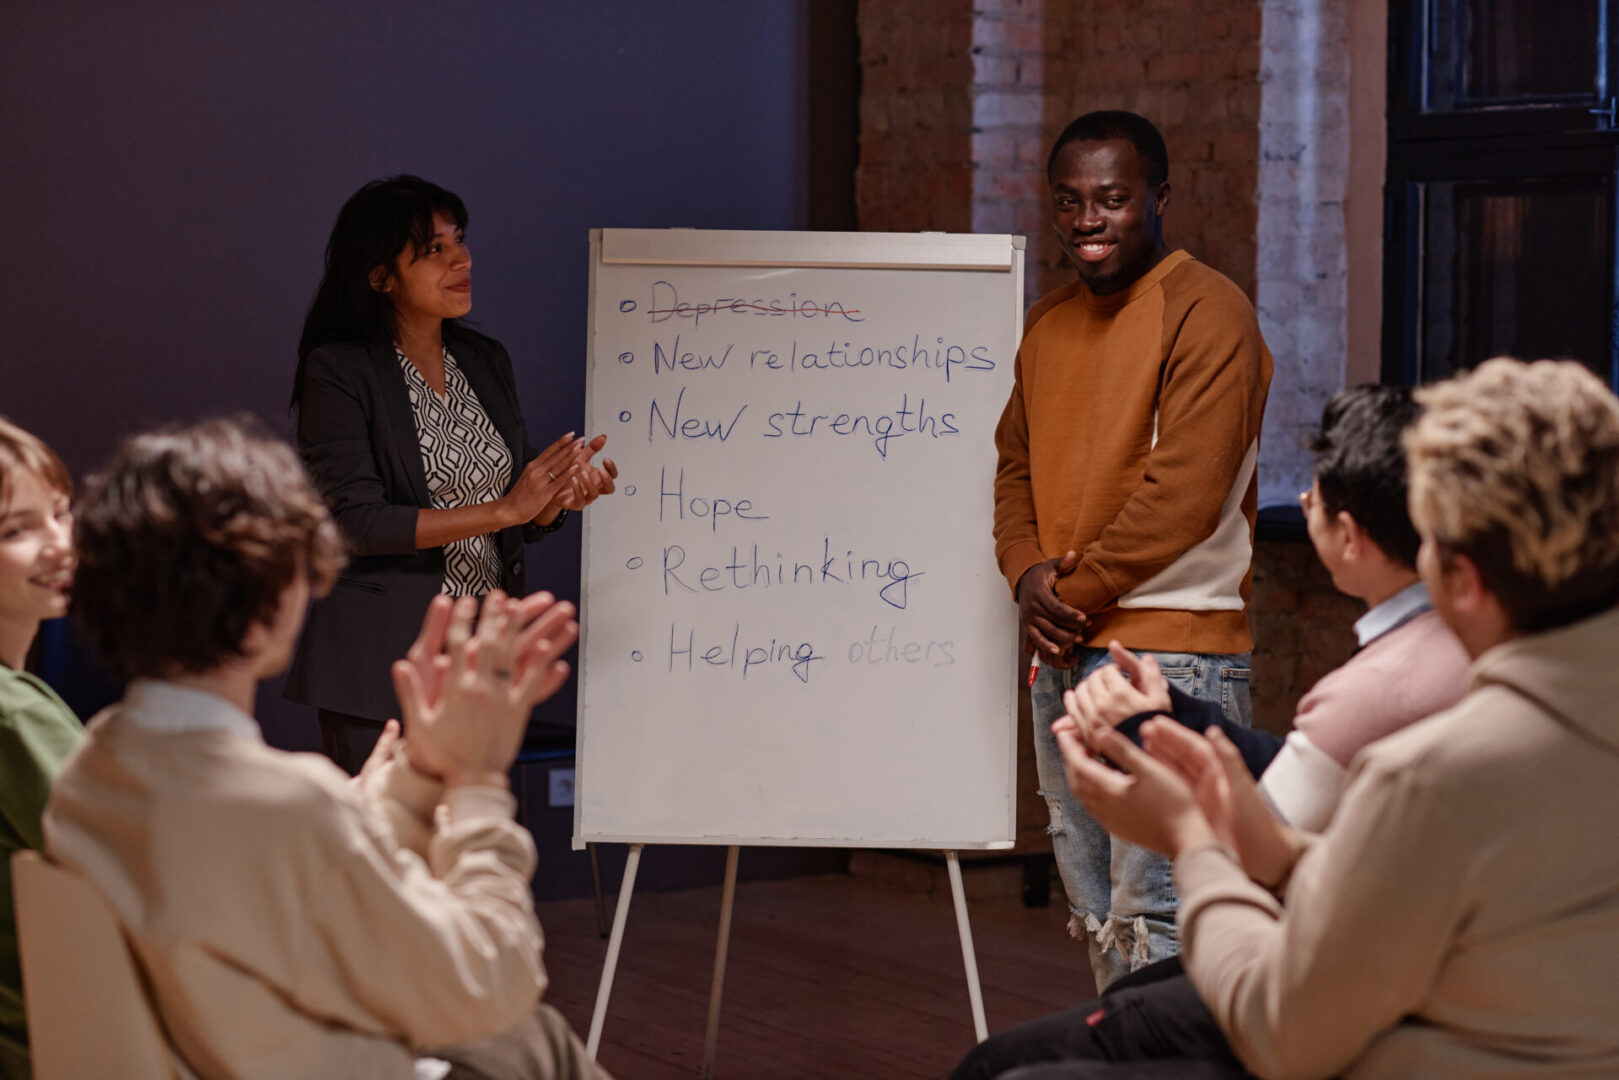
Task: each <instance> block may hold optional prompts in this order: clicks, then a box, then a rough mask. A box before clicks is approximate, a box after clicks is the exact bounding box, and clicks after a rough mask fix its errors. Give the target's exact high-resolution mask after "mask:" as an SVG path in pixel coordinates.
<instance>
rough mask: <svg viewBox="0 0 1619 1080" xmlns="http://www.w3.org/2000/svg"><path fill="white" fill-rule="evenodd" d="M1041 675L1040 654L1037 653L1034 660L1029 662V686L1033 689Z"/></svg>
mask: <svg viewBox="0 0 1619 1080" xmlns="http://www.w3.org/2000/svg"><path fill="white" fill-rule="evenodd" d="M1039 674H1040V654H1039V653H1035V654H1034V659H1032V660H1030V661H1029V685H1030V686H1031V687H1032V686H1033V685H1034V679H1035V676H1036V675H1039Z"/></svg>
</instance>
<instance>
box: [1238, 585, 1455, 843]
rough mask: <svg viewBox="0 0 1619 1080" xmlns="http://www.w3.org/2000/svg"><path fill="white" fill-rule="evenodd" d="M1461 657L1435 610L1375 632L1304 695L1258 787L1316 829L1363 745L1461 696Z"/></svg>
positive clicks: (1291, 818)
mask: <svg viewBox="0 0 1619 1080" xmlns="http://www.w3.org/2000/svg"><path fill="white" fill-rule="evenodd" d="M1467 665H1468V658H1467V653H1466V651H1465V650H1463V648H1462V645H1461V642H1459V641H1457V640H1456V636H1455V635H1454V634H1452V633H1451V632H1450V628H1449V627H1447V626H1446V625H1445V623H1444V621H1443V620H1442V619H1441V618H1440V617H1439V613H1438V612H1435V611H1425V612H1423V613H1422V614H1420V615H1417V616H1415V617H1413V618H1411V619H1410V620H1408V621H1407V622H1405V623H1403V624H1401V625H1400V626H1397V627H1395V628H1394V629H1393V630H1390V631H1389V632H1388V633H1386V634H1383V635H1382V636H1380V637H1378V638H1376V639H1375V640H1373V641H1371V642H1370V643H1369V644H1367V645H1366V647H1365V648H1363V649H1361V650H1360V651H1359V652H1357V653H1356V654H1355V655H1354V656H1352V657H1350V659H1349V662H1348V663H1346V664H1344V665H1343V666H1342V667H1340V668H1338V669H1337V670H1336V671H1333V672H1330V673H1328V674H1327V675H1325V676H1323V677H1322V678H1321V681H1320V682H1318V683H1316V684H1315V685H1314V686H1313V687H1311V688H1310V691H1309V693H1307V694H1305V695H1304V698H1303V699H1302V700H1301V701H1300V702H1299V710H1298V715H1297V716H1296V717H1295V718H1294V720H1293V733H1292V734H1291V735H1289V736H1288V738H1287V744H1286V745H1285V746H1284V747H1283V748H1282V751H1281V753H1279V754H1278V755H1277V756H1276V759H1275V760H1274V761H1272V762H1271V764H1270V766H1269V767H1268V768H1267V769H1266V770H1265V775H1264V777H1263V778H1262V780H1261V781H1260V786H1261V788H1262V789H1263V790H1264V792H1265V794H1266V796H1267V797H1269V798H1270V800H1271V802H1272V804H1273V805H1274V806H1275V807H1276V809H1277V811H1278V812H1279V813H1280V814H1281V815H1282V817H1283V818H1285V819H1286V820H1287V821H1288V822H1289V823H1290V824H1292V825H1293V826H1295V827H1296V828H1301V829H1307V830H1310V831H1312V832H1313V831H1319V830H1321V829H1322V828H1324V827H1325V826H1326V823H1327V821H1328V820H1329V819H1330V818H1331V817H1332V810H1333V808H1334V807H1335V806H1336V805H1337V802H1338V796H1339V793H1340V792H1341V791H1342V789H1343V784H1344V780H1345V778H1346V777H1347V775H1348V771H1347V770H1348V767H1349V763H1350V761H1351V760H1353V759H1354V757H1355V755H1356V754H1357V753H1359V752H1360V750H1361V748H1362V747H1364V746H1366V745H1367V744H1369V743H1373V742H1376V741H1377V740H1378V739H1381V738H1383V737H1384V736H1386V735H1390V734H1392V733H1394V732H1396V731H1398V730H1400V729H1401V728H1403V727H1406V726H1407V725H1410V724H1413V723H1415V722H1416V721H1418V720H1421V719H1423V718H1424V717H1428V716H1432V715H1433V714H1434V713H1437V712H1441V711H1443V710H1444V709H1448V708H1449V707H1450V706H1452V705H1454V704H1456V702H1458V701H1460V700H1461V697H1462V691H1463V690H1464V689H1465V685H1466V677H1467Z"/></svg>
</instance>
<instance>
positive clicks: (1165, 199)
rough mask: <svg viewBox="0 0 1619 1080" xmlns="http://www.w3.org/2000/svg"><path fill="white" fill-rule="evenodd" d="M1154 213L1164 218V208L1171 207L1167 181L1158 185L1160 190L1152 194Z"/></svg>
mask: <svg viewBox="0 0 1619 1080" xmlns="http://www.w3.org/2000/svg"><path fill="white" fill-rule="evenodd" d="M1152 205H1153V213H1155V214H1158V215H1160V216H1162V214H1163V212H1164V208H1165V207H1166V206H1168V205H1169V181H1168V180H1165V181H1164V182H1163V183H1162V184H1159V185H1158V190H1156V191H1154V192H1153V193H1152Z"/></svg>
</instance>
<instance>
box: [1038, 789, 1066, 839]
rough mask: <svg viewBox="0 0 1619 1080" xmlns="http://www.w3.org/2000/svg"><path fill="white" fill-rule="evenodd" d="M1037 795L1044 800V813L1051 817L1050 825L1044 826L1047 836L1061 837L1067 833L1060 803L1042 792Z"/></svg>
mask: <svg viewBox="0 0 1619 1080" xmlns="http://www.w3.org/2000/svg"><path fill="white" fill-rule="evenodd" d="M1037 794H1038V795H1039V796H1040V797H1041V798H1043V799H1045V800H1046V813H1048V814H1049V815H1051V823H1050V824H1049V825H1047V826H1046V835H1047V836H1061V835H1063V834H1064V833H1066V832H1067V831H1068V819H1067V818H1065V817H1063V813H1062V802H1061V801H1059V800H1058V799H1057V798H1056V797H1055V796H1051V795H1047V794H1046V793H1045V792H1044V791H1040V792H1037Z"/></svg>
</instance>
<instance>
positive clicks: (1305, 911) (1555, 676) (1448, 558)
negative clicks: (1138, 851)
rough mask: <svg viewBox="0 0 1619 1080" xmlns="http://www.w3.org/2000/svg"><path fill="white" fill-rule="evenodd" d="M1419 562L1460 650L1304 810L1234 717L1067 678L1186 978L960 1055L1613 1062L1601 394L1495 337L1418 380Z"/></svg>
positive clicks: (1615, 581) (1497, 1065)
mask: <svg viewBox="0 0 1619 1080" xmlns="http://www.w3.org/2000/svg"><path fill="white" fill-rule="evenodd" d="M1418 399H1419V400H1420V401H1421V402H1422V403H1423V404H1424V406H1425V412H1424V414H1423V416H1422V417H1421V418H1420V419H1419V420H1418V421H1417V422H1416V424H1415V425H1414V427H1413V428H1412V430H1411V432H1410V433H1409V434H1408V436H1407V437H1406V440H1405V445H1406V448H1407V452H1408V455H1409V469H1410V487H1411V491H1410V506H1411V513H1412V518H1413V520H1414V521H1415V523H1416V525H1417V528H1418V531H1419V533H1420V534H1421V537H1422V545H1421V550H1420V553H1419V555H1418V559H1417V565H1418V567H1419V570H1420V572H1421V575H1422V578H1423V580H1424V582H1425V583H1426V584H1427V585H1428V588H1429V591H1430V594H1431V595H1432V598H1433V603H1434V608H1435V610H1437V611H1438V612H1439V613H1440V615H1441V616H1442V617H1443V618H1444V620H1445V622H1446V623H1447V624H1448V625H1449V626H1450V627H1451V628H1452V630H1454V631H1455V633H1456V635H1457V637H1458V639H1459V640H1460V641H1461V643H1462V645H1463V647H1464V648H1465V650H1466V652H1467V654H1468V656H1469V657H1470V658H1472V664H1471V667H1470V669H1469V673H1468V692H1467V694H1466V696H1465V697H1464V698H1463V699H1462V700H1461V701H1460V702H1459V703H1458V704H1457V705H1456V706H1454V707H1452V708H1450V709H1448V710H1445V711H1443V712H1441V713H1439V714H1437V715H1435V716H1432V717H1428V718H1426V719H1423V720H1421V721H1418V722H1416V723H1414V724H1412V725H1410V726H1409V727H1407V728H1405V729H1404V730H1402V731H1399V732H1396V733H1394V734H1392V735H1389V736H1387V737H1386V738H1383V739H1381V740H1378V741H1376V742H1374V743H1372V744H1370V745H1368V746H1367V747H1365V748H1364V749H1363V750H1362V751H1361V752H1360V753H1359V754H1358V755H1357V756H1356V757H1355V759H1354V761H1353V762H1352V763H1351V766H1350V769H1349V775H1348V778H1347V781H1346V783H1345V786H1344V790H1343V793H1342V796H1341V798H1340V799H1339V803H1338V807H1337V809H1336V811H1335V812H1334V813H1333V814H1332V816H1331V819H1330V821H1329V822H1328V825H1327V828H1326V830H1325V832H1324V833H1322V834H1320V835H1316V834H1312V833H1309V832H1305V831H1303V830H1299V829H1295V828H1291V827H1289V826H1286V825H1283V824H1281V823H1280V822H1279V821H1277V819H1276V818H1275V816H1274V815H1273V814H1272V813H1271V812H1270V810H1269V808H1268V807H1267V805H1266V803H1265V801H1264V799H1263V797H1262V796H1261V794H1260V792H1259V789H1258V788H1257V787H1256V786H1255V784H1254V781H1253V779H1252V776H1251V773H1250V770H1249V768H1248V766H1247V765H1246V763H1245V762H1244V761H1243V758H1242V756H1241V754H1240V753H1239V751H1238V749H1237V747H1236V746H1235V745H1234V744H1233V742H1232V741H1231V740H1230V739H1229V738H1227V737H1226V736H1225V735H1224V734H1223V733H1222V732H1221V730H1220V729H1219V728H1218V727H1215V728H1212V729H1211V730H1209V731H1208V733H1207V734H1206V735H1204V734H1198V733H1195V732H1193V731H1192V730H1190V729H1188V728H1187V727H1185V726H1183V725H1181V724H1178V723H1176V722H1174V721H1173V720H1171V719H1168V718H1165V717H1158V718H1154V719H1150V720H1148V721H1146V722H1145V723H1143V724H1142V726H1141V735H1142V740H1143V743H1144V746H1145V749H1143V748H1142V747H1138V746H1136V745H1135V744H1134V743H1132V742H1131V740H1130V739H1129V738H1127V737H1126V736H1125V735H1123V734H1122V733H1120V732H1119V731H1117V730H1116V729H1114V728H1113V727H1112V726H1111V725H1109V724H1108V723H1106V722H1104V721H1102V720H1100V719H1098V718H1096V717H1094V716H1087V715H1086V714H1085V710H1083V709H1082V708H1081V707H1080V705H1079V703H1078V701H1077V700H1075V699H1071V703H1070V710H1071V711H1070V714H1069V715H1068V716H1067V717H1064V718H1063V719H1061V720H1059V721H1058V723H1057V724H1056V725H1054V726H1053V730H1054V732H1055V734H1056V736H1057V740H1058V743H1059V746H1060V747H1061V749H1062V752H1063V757H1064V762H1065V770H1066V773H1067V779H1068V783H1069V786H1070V788H1071V790H1072V791H1073V793H1074V794H1075V796H1076V797H1078V798H1079V799H1081V800H1082V801H1083V802H1084V803H1085V805H1086V806H1087V808H1089V809H1090V810H1091V812H1092V813H1093V814H1094V815H1095V816H1096V818H1097V820H1098V821H1100V822H1101V823H1102V824H1103V825H1104V826H1105V827H1106V828H1107V829H1108V830H1109V831H1110V832H1111V833H1112V834H1113V835H1116V836H1122V837H1124V838H1126V839H1129V840H1132V841H1134V842H1136V843H1139V844H1142V845H1144V846H1146V847H1149V848H1152V849H1154V850H1157V851H1160V852H1163V853H1164V854H1166V855H1168V856H1170V857H1171V858H1172V859H1173V860H1174V870H1175V882H1176V886H1177V888H1178V889H1179V892H1180V895H1181V908H1180V911H1179V913H1178V916H1177V922H1178V926H1179V929H1180V934H1181V942H1182V946H1183V948H1182V956H1183V958H1184V961H1185V965H1186V972H1187V976H1188V978H1186V979H1175V978H1172V979H1168V980H1163V981H1159V982H1153V983H1149V984H1146V985H1139V986H1135V987H1131V988H1128V989H1125V990H1123V991H1120V992H1119V993H1117V994H1112V995H1110V996H1108V997H1105V998H1103V999H1101V1000H1100V1001H1098V1002H1096V1003H1094V1004H1092V1005H1089V1006H1082V1007H1081V1008H1079V1009H1076V1010H1071V1011H1070V1012H1067V1013H1062V1014H1058V1015H1056V1016H1053V1017H1050V1018H1047V1019H1046V1020H1042V1021H1036V1022H1035V1023H1033V1024H1030V1025H1025V1026H1024V1027H1022V1028H1018V1029H1014V1030H1013V1031H1010V1032H1007V1033H1005V1034H1004V1035H1002V1036H998V1037H997V1038H995V1039H992V1040H990V1041H989V1042H988V1043H986V1044H984V1045H982V1046H980V1047H979V1048H977V1049H976V1050H974V1051H973V1052H972V1053H971V1054H969V1055H968V1057H967V1059H966V1060H965V1061H964V1062H963V1063H962V1065H961V1067H960V1068H959V1069H958V1070H957V1073H956V1075H957V1076H958V1077H962V1078H967V1077H1005V1078H1008V1080H1011V1078H1016V1080H1036V1078H1038V1080H1055V1078H1059V1077H1064V1078H1070V1080H1078V1078H1088V1077H1130V1076H1142V1077H1146V1076H1152V1077H1190V1076H1198V1077H1242V1076H1249V1075H1258V1076H1261V1077H1306V1078H1308V1077H1322V1078H1325V1077H1346V1078H1351V1080H1373V1078H1395V1077H1416V1076H1473V1077H1486V1076H1488V1077H1506V1076H1512V1077H1538V1076H1546V1077H1553V1076H1556V1077H1573V1076H1581V1077H1587V1076H1588V1077H1604V1076H1614V1075H1619V982H1616V981H1615V980H1614V979H1613V978H1612V975H1611V972H1610V970H1609V968H1610V964H1609V962H1608V958H1610V957H1612V956H1613V955H1615V954H1616V953H1619V852H1616V851H1615V849H1614V846H1613V845H1612V844H1611V843H1610V842H1609V837H1610V836H1611V831H1612V822H1613V821H1614V820H1615V817H1616V816H1619V714H1616V713H1615V711H1614V708H1613V701H1614V700H1615V697H1616V695H1619V672H1616V670H1615V668H1614V666H1613V664H1612V663H1611V655H1612V651H1613V644H1614V642H1615V641H1616V640H1619V400H1615V398H1614V397H1613V395H1612V394H1611V393H1610V392H1609V391H1608V389H1607V388H1606V387H1605V386H1604V385H1603V384H1602V383H1601V382H1600V381H1599V380H1597V379H1596V378H1595V377H1594V376H1592V375H1591V373H1590V372H1589V371H1587V370H1585V369H1584V368H1582V367H1580V366H1579V365H1577V364H1573V363H1566V362H1565V363H1557V362H1549V361H1546V362H1541V363H1536V364H1532V365H1525V364H1520V363H1518V362H1516V361H1512V360H1504V359H1503V360H1492V361H1490V362H1488V363H1486V364H1484V365H1482V366H1481V367H1480V368H1479V369H1478V370H1476V371H1475V372H1472V373H1469V374H1466V375H1462V376H1459V377H1458V378H1456V379H1454V380H1451V381H1449V382H1446V383H1441V384H1437V385H1435V386H1433V387H1429V388H1427V389H1424V390H1422V391H1419V393H1418Z"/></svg>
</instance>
